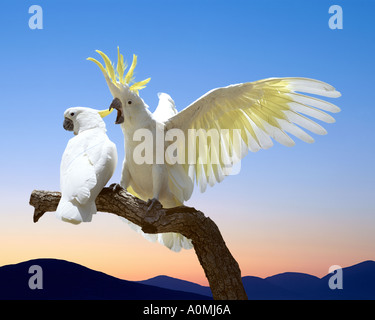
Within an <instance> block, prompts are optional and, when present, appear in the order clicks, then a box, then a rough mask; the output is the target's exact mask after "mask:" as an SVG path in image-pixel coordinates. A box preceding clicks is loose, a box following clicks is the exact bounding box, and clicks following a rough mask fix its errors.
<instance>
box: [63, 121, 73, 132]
mask: <svg viewBox="0 0 375 320" xmlns="http://www.w3.org/2000/svg"><path fill="white" fill-rule="evenodd" d="M63 128H64V129H65V130H67V131H74V124H73V121H72V120H70V119H68V118H64V122H63Z"/></svg>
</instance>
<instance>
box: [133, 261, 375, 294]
mask: <svg viewBox="0 0 375 320" xmlns="http://www.w3.org/2000/svg"><path fill="white" fill-rule="evenodd" d="M332 276H333V274H328V275H326V276H325V277H323V278H321V279H320V278H318V277H315V276H312V275H309V274H305V273H298V272H286V273H281V274H277V275H274V276H271V277H267V278H264V279H263V278H259V277H253V276H246V277H243V278H242V283H243V285H244V287H245V290H246V293H247V296H248V298H249V299H251V300H333V299H334V300H342V299H350V300H352V299H362V300H375V261H364V262H361V263H359V264H356V265H354V266H351V267H347V268H343V290H338V289H336V290H331V289H330V288H329V286H328V281H329V279H330V277H332ZM139 283H143V284H150V285H154V286H159V287H161V288H169V289H174V290H180V291H187V292H193V293H197V294H202V295H210V296H212V295H211V290H210V288H209V287H205V286H200V285H197V284H196V283H193V282H189V281H184V280H180V279H176V278H171V277H167V276H157V277H155V278H151V279H148V280H144V281H139Z"/></svg>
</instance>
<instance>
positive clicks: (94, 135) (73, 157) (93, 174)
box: [56, 107, 117, 224]
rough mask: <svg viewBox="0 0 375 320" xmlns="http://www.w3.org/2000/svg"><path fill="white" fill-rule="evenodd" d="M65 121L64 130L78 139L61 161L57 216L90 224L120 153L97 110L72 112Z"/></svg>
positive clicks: (66, 113) (75, 109) (68, 110)
mask: <svg viewBox="0 0 375 320" xmlns="http://www.w3.org/2000/svg"><path fill="white" fill-rule="evenodd" d="M64 118H65V120H64V128H65V129H66V130H69V131H74V134H75V136H74V137H73V138H71V139H70V140H69V142H68V144H67V146H66V149H65V151H64V154H63V156H62V159H61V166H60V188H61V194H62V195H61V200H60V202H59V205H58V207H57V210H56V216H57V217H58V218H59V219H61V220H63V221H66V222H70V223H73V224H78V223H80V222H89V221H91V219H92V215H93V214H95V213H96V205H95V199H96V197H97V196H98V194H99V193H100V191H101V190H102V189H103V187H104V186H105V185H106V184H107V182H108V181H109V179H110V178H111V177H112V175H113V172H114V170H115V168H116V164H117V150H116V146H115V144H114V143H113V142H111V141H110V140H109V138H108V136H107V134H106V128H105V123H104V121H103V120H102V119H101V116H100V114H99V113H98V111H97V110H94V109H90V108H83V107H76V108H69V109H67V110H66V111H65V113H64Z"/></svg>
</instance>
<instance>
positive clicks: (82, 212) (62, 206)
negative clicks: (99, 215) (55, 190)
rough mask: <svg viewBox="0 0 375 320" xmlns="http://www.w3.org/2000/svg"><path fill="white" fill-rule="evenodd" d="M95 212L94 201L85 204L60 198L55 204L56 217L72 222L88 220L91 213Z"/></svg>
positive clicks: (77, 222)
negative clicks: (56, 204) (57, 203)
mask: <svg viewBox="0 0 375 320" xmlns="http://www.w3.org/2000/svg"><path fill="white" fill-rule="evenodd" d="M95 213H96V205H95V202H94V201H90V202H88V203H86V204H85V205H80V204H79V203H78V201H76V200H73V201H66V200H63V199H62V200H61V201H60V202H59V205H58V206H57V209H56V212H55V215H56V217H57V218H59V219H61V220H63V221H65V222H69V223H72V224H79V223H81V222H90V221H91V220H92V215H93V214H95Z"/></svg>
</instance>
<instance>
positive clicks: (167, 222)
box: [30, 188, 247, 300]
mask: <svg viewBox="0 0 375 320" xmlns="http://www.w3.org/2000/svg"><path fill="white" fill-rule="evenodd" d="M60 197H61V194H60V193H59V192H51V191H40V190H34V191H33V192H32V193H31V197H30V205H32V206H33V207H34V208H35V211H34V222H37V221H38V220H39V218H40V217H41V216H42V215H43V214H44V213H45V212H50V211H55V210H56V208H57V205H58V203H59V201H60ZM96 205H97V209H98V211H101V212H108V213H113V214H116V215H118V216H121V217H124V218H126V219H128V220H129V221H131V222H133V223H135V224H137V225H138V226H140V227H141V228H142V231H143V232H145V233H164V232H177V233H181V234H182V235H184V236H185V237H187V238H189V239H191V240H192V243H193V245H194V249H195V252H196V254H197V256H198V259H199V262H200V264H201V266H202V267H203V269H204V272H205V274H206V277H207V279H208V282H209V284H210V288H211V291H212V294H213V297H214V299H219V300H245V299H247V295H246V292H245V289H244V287H243V284H242V280H241V271H240V268H239V266H238V263H237V262H236V260H235V259H234V258H233V256H232V255H231V253H230V252H229V250H228V248H227V246H226V244H225V242H224V240H223V238H222V236H221V233H220V231H219V229H218V227H217V226H216V224H215V223H214V222H213V221H212V220H211V219H210V218H208V217H206V216H205V215H204V214H203V213H202V212H200V211H198V210H196V209H194V208H191V207H186V206H180V207H175V208H170V209H164V208H162V207H161V206H160V205H156V206H154V208H153V209H152V211H151V212H147V206H146V203H145V202H144V201H142V200H140V199H138V198H136V197H134V196H133V195H131V194H129V193H128V192H126V191H125V190H124V189H122V188H104V189H103V190H102V192H101V193H100V194H99V196H98V197H97V199H96Z"/></svg>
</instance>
